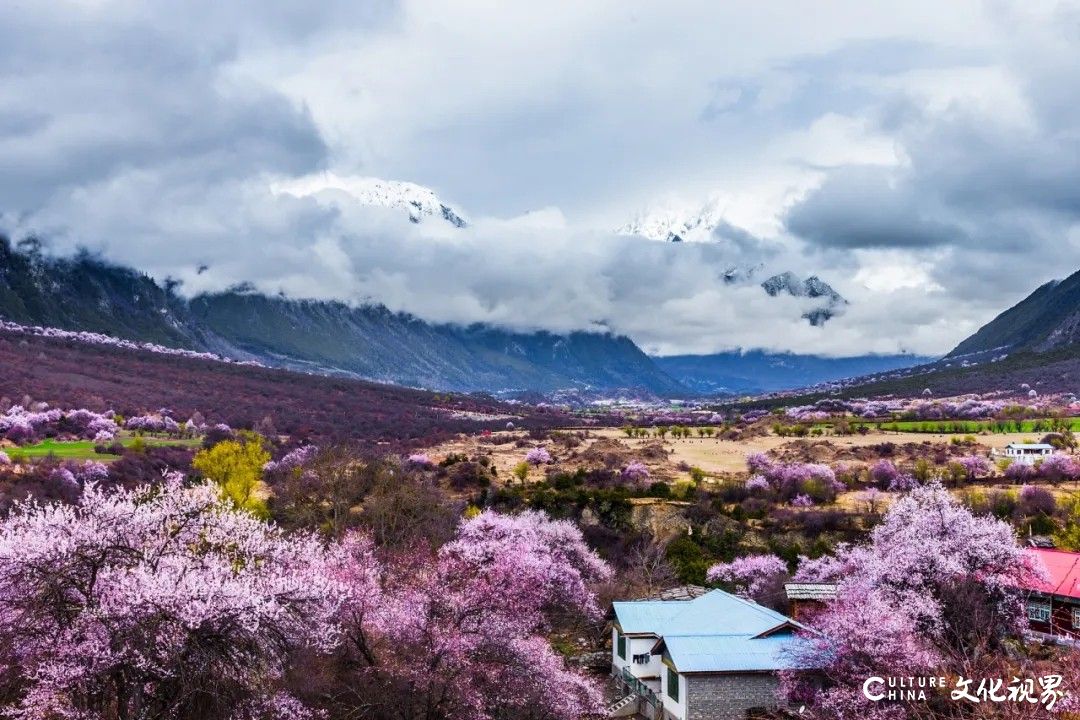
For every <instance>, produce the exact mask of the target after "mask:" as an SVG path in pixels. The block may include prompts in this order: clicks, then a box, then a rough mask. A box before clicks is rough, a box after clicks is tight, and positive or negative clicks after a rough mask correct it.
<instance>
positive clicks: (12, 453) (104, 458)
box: [4, 433, 202, 462]
mask: <svg viewBox="0 0 1080 720" xmlns="http://www.w3.org/2000/svg"><path fill="white" fill-rule="evenodd" d="M135 439H136V436H134V435H129V434H127V433H123V434H121V436H120V438H119V442H120V444H121V445H123V446H124V447H131V445H132V444H133V443H134V442H135ZM142 440H143V442H144V443H146V444H147V445H183V446H184V447H198V446H199V445H200V444H201V443H202V438H180V439H178V438H167V437H153V436H150V435H144V436H142ZM4 452H6V453H7V454H8V457H10V458H11V459H12V460H16V459H20V458H25V459H29V458H40V457H50V456H51V457H57V458H61V459H63V460H99V461H101V462H111V461H112V460H116V459H117V458H119V457H120V456H119V455H113V454H112V453H99V452H96V451H95V450H94V442H93V441H92V440H67V441H58V440H42V441H41V442H39V443H35V444H33V445H23V446H22V447H17V448H8V449H6V450H5V451H4Z"/></svg>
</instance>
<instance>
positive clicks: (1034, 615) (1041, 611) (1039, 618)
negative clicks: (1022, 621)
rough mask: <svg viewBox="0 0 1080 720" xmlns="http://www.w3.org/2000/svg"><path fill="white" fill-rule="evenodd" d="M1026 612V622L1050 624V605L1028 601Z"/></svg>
mask: <svg viewBox="0 0 1080 720" xmlns="http://www.w3.org/2000/svg"><path fill="white" fill-rule="evenodd" d="M1027 612H1028V620H1034V621H1036V622H1050V603H1044V602H1035V601H1029V602H1028V605H1027Z"/></svg>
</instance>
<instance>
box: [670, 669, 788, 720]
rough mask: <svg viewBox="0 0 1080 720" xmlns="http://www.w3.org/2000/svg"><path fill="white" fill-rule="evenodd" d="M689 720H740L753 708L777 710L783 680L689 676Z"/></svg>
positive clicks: (759, 675)
mask: <svg viewBox="0 0 1080 720" xmlns="http://www.w3.org/2000/svg"><path fill="white" fill-rule="evenodd" d="M686 679H687V693H686V700H687V703H686V707H687V711H688V713H689V716H688V718H687V720H740V719H741V718H744V717H746V711H747V710H749V709H750V708H760V707H775V706H776V705H777V700H776V688H777V685H778V683H779V679H778V678H777V677H776V676H775V675H772V674H769V673H745V674H731V675H687V676H686Z"/></svg>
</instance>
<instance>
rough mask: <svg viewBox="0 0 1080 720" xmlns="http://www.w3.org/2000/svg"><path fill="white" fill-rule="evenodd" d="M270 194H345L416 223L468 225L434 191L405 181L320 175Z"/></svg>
mask: <svg viewBox="0 0 1080 720" xmlns="http://www.w3.org/2000/svg"><path fill="white" fill-rule="evenodd" d="M271 190H272V191H273V192H275V193H288V194H289V195H295V196H297V197H308V196H312V195H319V194H321V193H326V192H335V191H336V192H342V193H345V194H347V195H349V196H351V197H352V198H353V199H354V200H356V201H357V202H359V203H361V204H363V205H372V206H375V207H385V208H392V209H400V210H404V211H405V212H407V213H408V215H409V220H410V221H412V222H414V223H420V222H423V221H424V220H427V219H428V218H436V219H441V220H443V221H445V222H448V223H450V224H451V225H453V226H454V227H458V228H460V227H465V226H466V225H467V224H468V223H467V222H466V221H465V219H464V218H463V217H462V216H461V215H460V214H459V213H458V211H457V210H455V209H454V208H453V207H451V206H450V205H448V204H446V203H444V202H443V201H442V200H440V199H439V196H438V195H436V194H435V191H434V190H432V189H431V188H427V187H424V186H423V185H417V184H416V183H411V182H405V181H402V180H383V179H381V178H375V177H360V176H356V175H349V176H340V175H335V174H334V173H318V174H315V175H307V176H304V177H301V178H296V179H294V180H290V181H288V182H283V183H278V184H275V185H273V186H272V187H271Z"/></svg>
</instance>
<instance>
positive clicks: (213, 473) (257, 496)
mask: <svg viewBox="0 0 1080 720" xmlns="http://www.w3.org/2000/svg"><path fill="white" fill-rule="evenodd" d="M269 461H270V453H269V452H267V451H266V448H265V447H263V438H262V436H261V435H259V434H258V433H254V432H250V431H241V432H240V433H239V434H238V436H237V439H235V440H223V441H221V442H219V443H218V444H216V445H214V446H213V447H210V448H207V449H205V450H200V451H199V452H198V453H197V454H196V455H195V457H194V459H192V461H191V466H192V467H193V468H195V469H196V470H198V471H199V472H200V473H202V475H203V477H205V478H207V479H208V480H211V481H213V482H214V483H216V484H217V485H218V487H219V488H220V489H221V494H222V495H223V496H224V497H227V498H229V499H230V500H232V502H233V504H235V505H236V507H238V508H240V509H242V510H246V511H247V512H250V513H251V514H253V515H255V516H257V517H260V518H267V517H269V516H270V511H269V508H268V507H267V504H266V497H267V494H268V493H267V488H266V484H265V483H264V482H263V480H262V469H263V465H265V464H266V463H267V462H269Z"/></svg>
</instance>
